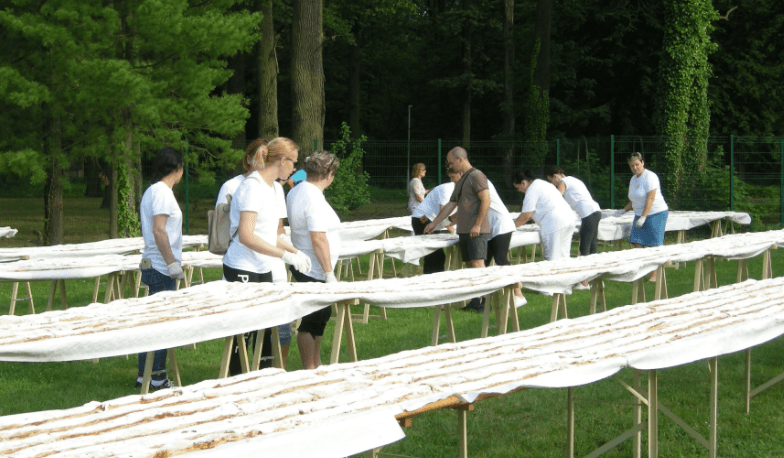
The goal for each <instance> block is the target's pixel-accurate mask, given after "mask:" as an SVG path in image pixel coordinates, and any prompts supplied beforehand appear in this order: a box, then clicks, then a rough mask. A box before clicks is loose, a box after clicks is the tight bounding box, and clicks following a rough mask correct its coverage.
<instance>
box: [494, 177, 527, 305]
mask: <svg viewBox="0 0 784 458" xmlns="http://www.w3.org/2000/svg"><path fill="white" fill-rule="evenodd" d="M487 189H488V191H489V192H490V209H489V210H488V212H487V220H488V222H489V223H490V240H488V241H487V259H485V265H486V266H489V265H490V261H491V260H493V259H495V264H496V265H497V266H508V265H509V259H508V257H507V254H508V253H509V243H510V242H511V241H512V234H513V233H514V231H515V230H516V228H515V225H514V220H513V219H512V215H510V214H509V209H507V208H506V205H505V204H504V201H503V200H501V196H499V195H498V191H496V190H495V186H493V183H492V182H491V181H490V180H487ZM526 302H527V301H526V300H525V297H524V296H523V291H522V289H521V285H520V284H519V283H517V284H515V286H514V305H515V307H521V306H523V305H525V304H526Z"/></svg>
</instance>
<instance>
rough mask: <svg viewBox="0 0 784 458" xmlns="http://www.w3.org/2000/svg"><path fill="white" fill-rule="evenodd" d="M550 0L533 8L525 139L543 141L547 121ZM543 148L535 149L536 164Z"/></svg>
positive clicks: (544, 149)
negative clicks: (534, 13)
mask: <svg viewBox="0 0 784 458" xmlns="http://www.w3.org/2000/svg"><path fill="white" fill-rule="evenodd" d="M552 12H553V0H539V1H538V3H537V8H536V29H535V32H534V43H535V44H534V52H533V55H532V57H531V64H532V68H531V80H530V86H529V88H528V102H527V108H526V119H525V137H526V140H529V141H536V142H544V141H545V140H546V138H547V123H548V122H549V120H550V20H551V17H552ZM545 154H547V148H546V145H544V144H543V146H542V147H539V148H537V154H536V156H537V157H536V160H535V161H536V162H537V163H538V162H541V161H542V160H544V156H545Z"/></svg>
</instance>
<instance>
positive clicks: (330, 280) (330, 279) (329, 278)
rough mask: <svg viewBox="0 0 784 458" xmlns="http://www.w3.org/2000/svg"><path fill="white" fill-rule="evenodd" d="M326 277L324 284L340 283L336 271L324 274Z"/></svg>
mask: <svg viewBox="0 0 784 458" xmlns="http://www.w3.org/2000/svg"><path fill="white" fill-rule="evenodd" d="M324 276H325V277H326V278H325V279H324V282H326V283H337V282H338V279H337V277H335V272H334V271H332V272H327V273H326V274H324Z"/></svg>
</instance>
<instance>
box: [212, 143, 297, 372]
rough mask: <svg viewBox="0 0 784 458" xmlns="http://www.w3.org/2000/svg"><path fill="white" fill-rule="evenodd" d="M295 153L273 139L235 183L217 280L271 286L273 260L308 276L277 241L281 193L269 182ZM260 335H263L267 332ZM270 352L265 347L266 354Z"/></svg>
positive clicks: (285, 172) (283, 173)
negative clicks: (220, 277) (220, 274)
mask: <svg viewBox="0 0 784 458" xmlns="http://www.w3.org/2000/svg"><path fill="white" fill-rule="evenodd" d="M297 154H298V151H297V147H296V145H295V144H294V142H293V141H291V140H290V139H288V138H285V137H279V138H276V139H273V140H272V141H270V142H269V144H268V145H267V148H266V149H264V148H262V149H261V150H260V151H259V152H258V153H257V154H256V156H254V160H255V161H256V162H258V163H259V164H256V170H254V171H253V172H252V173H251V174H250V175H248V177H247V178H246V179H245V180H244V181H242V183H240V185H239V187H238V188H237V192H236V193H235V195H234V197H233V198H232V201H231V211H230V213H229V219H230V221H231V223H230V225H229V226H230V227H229V231H230V233H231V234H232V238H231V242H230V243H229V249H228V250H227V251H226V254H225V255H224V256H223V276H224V278H225V279H226V281H230V282H236V281H241V282H243V283H248V282H254V283H261V282H272V281H273V275H272V270H273V269H274V268H275V265H276V262H278V261H277V260H278V259H282V261H283V262H285V263H286V264H291V265H295V266H297V268H298V269H300V270H302V271H308V272H309V271H310V259H309V258H308V257H307V256H306V255H305V254H304V253H302V252H300V251H298V250H297V249H296V248H294V247H293V246H291V244H290V243H288V242H286V240H284V239H283V238H280V237H278V233H279V227H280V215H281V214H283V213H284V212H285V210H284V209H281V208H279V206H280V205H281V202H282V193H283V188H282V187H280V186H275V181H276V180H277V179H279V178H287V177H288V176H289V175H291V172H292V171H293V170H294V165H295V164H296V163H297ZM278 194H280V195H278ZM265 334H268V332H267V330H265ZM236 347H237V342H236V341H235V343H234V348H233V349H232V359H234V358H235V355H236V358H239V349H238V348H236ZM271 347H272V346H271V344H270V345H269V348H270V350H271ZM270 353H271V351H270ZM262 356H263V355H262ZM232 366H233V367H235V370H236V367H237V362H233V363H230V368H231V367H232ZM230 370H231V369H230Z"/></svg>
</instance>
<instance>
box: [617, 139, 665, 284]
mask: <svg viewBox="0 0 784 458" xmlns="http://www.w3.org/2000/svg"><path fill="white" fill-rule="evenodd" d="M629 168H630V169H631V170H632V173H633V174H634V176H633V177H632V179H631V181H630V182H629V203H627V204H626V205H625V206H624V207H623V210H619V211H618V212H617V213H616V216H620V215H622V214H623V213H625V212H627V211H629V210H631V209H633V210H634V222H633V223H632V233H631V235H630V236H629V243H631V244H632V245H633V246H634V247H635V248H642V247H644V246H661V245H663V244H664V228H665V227H666V226H667V216H668V215H669V209H670V207H668V206H667V203H666V202H665V201H664V196H663V195H662V192H661V184H660V183H659V177H658V176H657V175H656V174H655V173H653V172H651V171H650V170H646V169H645V162H644V161H643V160H642V155H641V154H640V153H634V154H632V155H631V156H630V157H629ZM650 281H656V271H655V270H654V271H653V273H652V274H651V277H650Z"/></svg>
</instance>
